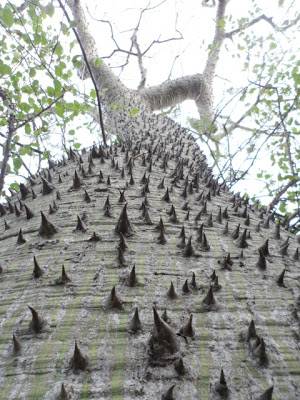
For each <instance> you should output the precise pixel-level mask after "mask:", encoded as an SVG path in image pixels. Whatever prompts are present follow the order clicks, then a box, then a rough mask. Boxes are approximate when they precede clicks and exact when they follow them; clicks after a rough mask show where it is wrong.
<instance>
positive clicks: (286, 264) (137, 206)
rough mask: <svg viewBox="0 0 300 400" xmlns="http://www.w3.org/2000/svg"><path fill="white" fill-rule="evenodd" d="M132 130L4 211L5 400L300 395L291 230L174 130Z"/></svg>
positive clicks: (35, 184) (26, 191)
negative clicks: (230, 186) (233, 187)
mask: <svg viewBox="0 0 300 400" xmlns="http://www.w3.org/2000/svg"><path fill="white" fill-rule="evenodd" d="M124 118H125V117H124ZM119 123H120V124H121V122H120V121H119ZM123 124H125V125H124V129H128V132H130V133H132V132H133V134H132V135H131V142H129V143H128V142H127V144H124V145H120V146H118V147H116V146H113V147H111V148H108V149H104V148H93V149H92V150H91V151H88V152H87V153H86V154H83V155H82V156H81V157H79V156H78V155H76V154H75V153H74V152H73V151H70V153H69V158H70V160H69V161H68V162H67V163H65V162H62V163H61V165H58V166H55V167H54V168H53V165H51V167H52V168H51V169H50V170H48V171H44V173H43V174H44V175H43V174H42V175H41V176H38V177H36V179H35V181H31V185H32V186H31V187H30V185H29V186H28V187H25V186H22V185H21V193H20V195H19V196H18V195H15V196H13V197H12V198H10V199H9V203H7V205H6V206H5V207H2V209H1V214H2V218H1V232H2V233H1V236H0V246H1V247H0V252H1V265H2V273H1V278H0V286H1V298H2V304H1V314H2V316H1V326H0V329H1V342H0V351H1V370H0V371H1V381H0V393H1V396H0V397H1V398H3V399H21V398H22V399H32V400H33V399H58V398H61V399H64V398H71V399H79V398H80V399H84V398H85V399H143V400H146V399H147V400H150V399H173V398H174V399H178V400H179V399H195V400H196V399H216V400H217V399H220V398H226V397H227V396H229V397H230V398H231V399H243V400H247V399H249V400H250V399H258V398H260V399H270V398H271V396H270V393H271V391H272V389H271V387H272V386H273V385H274V398H276V399H297V398H299V396H300V387H299V376H300V367H299V352H298V346H299V319H298V318H299V312H300V310H299V303H300V301H299V297H297V296H299V293H298V292H299V289H298V283H297V282H298V281H299V273H298V270H299V254H298V249H297V248H296V246H297V245H296V242H295V238H294V236H293V235H291V234H289V233H287V232H286V231H282V230H281V231H280V226H279V225H277V224H276V223H274V222H273V220H272V216H271V214H267V213H266V212H264V210H260V211H259V210H257V209H256V207H254V206H251V205H249V204H247V201H244V200H243V199H241V198H240V197H239V196H238V195H235V196H232V194H230V193H229V192H228V191H227V190H226V187H223V186H220V185H219V184H218V183H217V182H216V181H215V180H214V178H213V177H212V175H211V172H210V169H209V168H208V166H207V164H206V162H205V157H204V156H203V154H202V153H201V151H200V150H199V148H198V146H197V145H196V144H195V143H194V140H193V139H192V138H191V137H188V135H187V133H186V132H185V130H184V129H183V128H181V127H180V126H178V125H177V124H176V123H174V122H173V121H171V120H169V119H165V118H162V117H156V116H154V115H151V114H147V113H146V112H145V113H143V114H141V115H140V116H139V117H137V118H136V119H134V120H133V121H132V120H127V121H126V120H123ZM134 132H137V133H134ZM46 179H47V180H46ZM47 181H50V183H47ZM40 211H42V212H43V214H42V215H40ZM160 218H161V221H160ZM183 227H184V228H183ZM94 232H95V233H94ZM288 237H290V240H289V241H288ZM268 240H269V242H268ZM266 241H267V242H266ZM267 244H268V245H267ZM259 248H260V251H259ZM34 257H35V258H34ZM134 265H135V268H133V266H134ZM62 266H64V269H62ZM193 274H194V275H193ZM171 283H172V284H171ZM27 305H29V306H30V307H32V308H31V309H28V308H27ZM152 307H154V311H153V310H152ZM136 309H138V311H136ZM36 311H37V313H38V314H36ZM137 312H138V314H137ZM153 313H154V317H155V318H154V320H153ZM32 316H33V317H32ZM134 316H135V317H134ZM137 316H139V319H140V321H139V320H138V319H137ZM32 318H33V319H32ZM161 318H164V319H166V320H167V324H166V323H165V322H163V320H162V319H161ZM153 321H154V322H155V325H154V326H153ZM251 321H253V322H251ZM176 333H177V334H178V335H176ZM13 334H14V340H12V336H13ZM75 341H76V345H75V350H74V344H75ZM86 357H88V358H86ZM221 369H222V370H223V373H224V376H223V374H222V373H221ZM220 375H221V382H220ZM62 383H63V384H64V386H63V387H62ZM173 385H175V387H174V388H173V395H172V394H171V391H169V392H168V390H169V389H170V388H171V387H172V386H173ZM267 389H269V391H267V392H266V393H265V396H264V397H260V396H261V395H262V394H263V393H264V392H265V391H266V390H267ZM168 393H169V394H168ZM220 393H221V394H220ZM67 396H69V397H67Z"/></svg>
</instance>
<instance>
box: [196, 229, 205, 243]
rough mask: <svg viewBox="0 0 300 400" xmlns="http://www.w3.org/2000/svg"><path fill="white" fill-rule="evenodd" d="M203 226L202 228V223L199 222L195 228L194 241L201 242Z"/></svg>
mask: <svg viewBox="0 0 300 400" xmlns="http://www.w3.org/2000/svg"><path fill="white" fill-rule="evenodd" d="M203 228H204V224H201V225H200V226H199V228H198V229H197V239H196V241H197V242H199V243H202V240H203Z"/></svg>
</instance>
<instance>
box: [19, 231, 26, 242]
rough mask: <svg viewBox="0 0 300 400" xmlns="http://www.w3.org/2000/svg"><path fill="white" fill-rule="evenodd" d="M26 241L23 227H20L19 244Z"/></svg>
mask: <svg viewBox="0 0 300 400" xmlns="http://www.w3.org/2000/svg"><path fill="white" fill-rule="evenodd" d="M24 243H26V239H25V238H24V235H23V232H22V229H20V230H19V233H18V238H17V244H24Z"/></svg>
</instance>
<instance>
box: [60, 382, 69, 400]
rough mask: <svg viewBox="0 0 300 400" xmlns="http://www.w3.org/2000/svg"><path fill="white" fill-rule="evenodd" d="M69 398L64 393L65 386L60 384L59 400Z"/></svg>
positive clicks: (65, 392) (67, 399)
mask: <svg viewBox="0 0 300 400" xmlns="http://www.w3.org/2000/svg"><path fill="white" fill-rule="evenodd" d="M69 399H70V397H69V395H68V393H67V391H66V388H65V385H64V384H63V383H62V384H61V389H60V394H59V400H69Z"/></svg>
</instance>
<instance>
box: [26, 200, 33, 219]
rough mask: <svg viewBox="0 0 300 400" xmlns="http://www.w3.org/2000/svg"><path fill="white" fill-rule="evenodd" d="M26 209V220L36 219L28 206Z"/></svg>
mask: <svg viewBox="0 0 300 400" xmlns="http://www.w3.org/2000/svg"><path fill="white" fill-rule="evenodd" d="M24 207H25V211H26V218H27V219H31V218H33V217H34V214H33V212H32V211H31V210H30V208H29V207H27V205H26V204H24Z"/></svg>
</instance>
